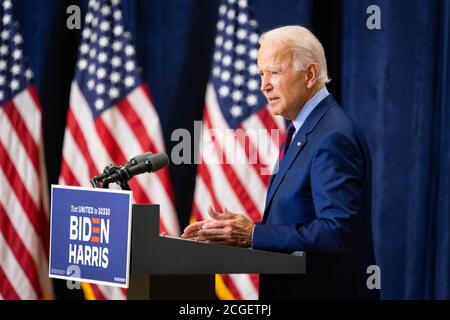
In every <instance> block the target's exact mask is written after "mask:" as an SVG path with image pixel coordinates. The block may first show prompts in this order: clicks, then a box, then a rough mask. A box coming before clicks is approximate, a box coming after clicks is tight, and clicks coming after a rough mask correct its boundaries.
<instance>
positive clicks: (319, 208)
mask: <svg viewBox="0 0 450 320" xmlns="http://www.w3.org/2000/svg"><path fill="white" fill-rule="evenodd" d="M310 176H311V196H312V200H313V203H314V208H315V215H316V218H315V219H314V220H312V221H311V222H310V223H308V224H297V225H272V224H270V225H264V224H257V225H256V227H255V229H254V233H253V242H252V246H253V248H255V249H264V250H273V251H283V252H292V251H309V252H321V253H332V254H339V253H343V252H345V251H346V250H347V249H348V247H349V237H350V233H351V232H352V220H353V219H354V217H355V215H356V214H357V213H358V212H359V211H360V209H361V206H362V205H363V197H364V192H365V191H364V189H365V186H364V179H365V177H364V160H363V155H362V152H361V150H360V148H359V146H358V144H357V143H356V141H355V140H354V139H353V138H352V137H350V136H348V135H346V134H343V133H340V132H333V133H330V134H329V135H327V136H326V137H325V138H324V139H323V140H322V142H321V143H320V146H319V147H318V149H317V151H316V153H315V155H314V157H313V158H312V163H311V173H310ZM293 201H295V199H293Z"/></svg>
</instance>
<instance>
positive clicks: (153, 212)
mask: <svg viewBox="0 0 450 320" xmlns="http://www.w3.org/2000/svg"><path fill="white" fill-rule="evenodd" d="M132 214H133V218H132V233H131V264H130V281H129V288H128V294H127V298H128V299H129V300H147V299H156V300H157V299H175V300H177V299H183V300H185V299H186V300H190V299H216V294H215V274H216V273H228V274H230V273H231V274H232V273H259V274H301V273H305V270H306V255H305V253H304V252H295V253H293V254H286V253H277V252H271V251H264V250H254V249H251V248H240V247H234V246H227V245H218V244H211V243H204V242H198V241H192V240H185V239H181V238H178V237H170V236H162V235H160V232H159V226H160V217H159V205H133V211H132Z"/></svg>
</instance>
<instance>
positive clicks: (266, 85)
mask: <svg viewBox="0 0 450 320" xmlns="http://www.w3.org/2000/svg"><path fill="white" fill-rule="evenodd" d="M271 87H272V85H271V84H270V78H269V77H268V76H264V77H261V91H262V92H266V91H269V90H270V88H271Z"/></svg>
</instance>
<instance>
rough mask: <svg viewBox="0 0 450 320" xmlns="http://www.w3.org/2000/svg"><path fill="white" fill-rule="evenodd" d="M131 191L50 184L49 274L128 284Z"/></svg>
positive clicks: (77, 279)
mask: <svg viewBox="0 0 450 320" xmlns="http://www.w3.org/2000/svg"><path fill="white" fill-rule="evenodd" d="M130 236H131V191H121V190H109V189H91V188H80V187H68V186H56V185H52V197H51V226H50V265H49V277H51V278H60V279H67V280H75V281H86V282H92V283H97V284H106V285H111V286H117V287H123V288H128V274H129V261H130V241H131V240H130Z"/></svg>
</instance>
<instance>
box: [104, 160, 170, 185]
mask: <svg viewBox="0 0 450 320" xmlns="http://www.w3.org/2000/svg"><path fill="white" fill-rule="evenodd" d="M135 160H136V159H135ZM138 160H140V161H137V162H136V164H133V165H130V166H128V167H127V166H122V167H121V168H120V169H119V170H118V171H117V172H115V173H113V174H111V175H110V176H108V177H107V178H105V179H104V180H103V188H107V187H108V185H109V184H110V183H113V182H120V183H121V184H123V183H126V182H127V181H128V180H130V179H131V178H133V177H134V176H137V175H139V174H142V173H145V172H156V171H158V170H160V169H162V168H164V167H166V166H167V165H168V164H169V157H168V156H167V155H166V154H165V153H158V154H150V155H146V156H144V155H141V156H139V158H138Z"/></svg>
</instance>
